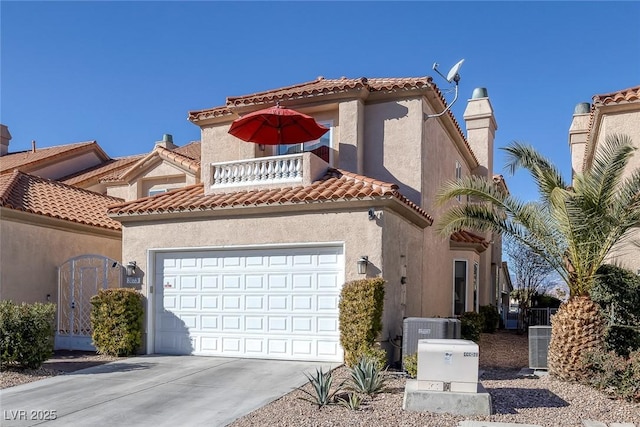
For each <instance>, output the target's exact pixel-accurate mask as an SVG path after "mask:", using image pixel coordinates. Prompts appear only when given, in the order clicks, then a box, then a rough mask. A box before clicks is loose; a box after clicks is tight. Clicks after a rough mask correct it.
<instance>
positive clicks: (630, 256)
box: [598, 104, 640, 272]
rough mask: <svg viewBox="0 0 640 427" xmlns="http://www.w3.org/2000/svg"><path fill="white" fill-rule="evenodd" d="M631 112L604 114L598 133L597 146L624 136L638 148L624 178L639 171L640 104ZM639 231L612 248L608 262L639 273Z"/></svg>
mask: <svg viewBox="0 0 640 427" xmlns="http://www.w3.org/2000/svg"><path fill="white" fill-rule="evenodd" d="M634 105H637V108H635V109H633V110H628V111H624V112H618V113H615V114H606V115H603V116H602V121H601V124H600V129H599V133H598V146H601V144H603V143H604V141H605V139H606V138H607V136H609V135H613V134H624V135H627V136H629V137H631V139H632V142H633V144H634V146H636V147H637V148H638V150H636V152H635V154H634V155H633V157H632V158H631V161H630V162H629V164H628V165H627V168H626V169H625V175H624V176H625V178H627V177H629V176H631V174H632V172H633V171H634V170H638V169H640V104H634ZM634 242H635V243H636V244H639V243H640V229H636V230H635V231H633V232H631V233H630V234H629V237H628V238H626V239H625V240H624V241H623V242H622V243H621V244H618V245H616V246H615V247H614V250H613V251H612V252H611V254H610V256H609V258H608V262H611V263H616V264H619V265H620V266H622V267H624V268H628V269H629V270H631V271H633V272H638V271H640V248H638V246H636V244H634Z"/></svg>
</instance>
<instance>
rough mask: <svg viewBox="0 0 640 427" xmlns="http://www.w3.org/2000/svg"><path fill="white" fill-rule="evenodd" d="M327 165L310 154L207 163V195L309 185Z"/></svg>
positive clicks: (319, 175)
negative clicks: (208, 173)
mask: <svg viewBox="0 0 640 427" xmlns="http://www.w3.org/2000/svg"><path fill="white" fill-rule="evenodd" d="M328 167H329V165H328V164H327V163H326V162H325V161H324V160H322V159H321V158H320V157H318V156H316V155H315V154H313V153H298V154H289V155H284V156H270V157H258V158H254V159H245V160H236V161H231V162H220V163H211V170H210V182H209V184H210V185H209V186H208V190H209V191H208V192H207V193H209V194H217V193H226V192H233V191H249V190H258V189H270V188H282V187H291V186H297V185H303V186H306V185H310V184H311V183H312V182H313V181H316V180H318V179H320V178H321V177H322V176H323V175H324V174H325V173H326V171H327V168H328Z"/></svg>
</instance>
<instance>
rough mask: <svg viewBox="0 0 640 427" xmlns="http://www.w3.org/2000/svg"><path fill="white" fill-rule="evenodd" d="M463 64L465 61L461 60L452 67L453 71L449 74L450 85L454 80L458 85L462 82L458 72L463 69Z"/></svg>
mask: <svg viewBox="0 0 640 427" xmlns="http://www.w3.org/2000/svg"><path fill="white" fill-rule="evenodd" d="M463 62H464V59H461V60H460V61H458V63H457V64H456V65H454V66H453V67H451V69H450V70H449V74H447V81H448V82H449V83H451V81H452V80H453V81H455V82H456V84H458V82H459V81H460V74H458V71H460V67H462V63H463Z"/></svg>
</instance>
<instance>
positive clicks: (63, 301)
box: [0, 125, 200, 350]
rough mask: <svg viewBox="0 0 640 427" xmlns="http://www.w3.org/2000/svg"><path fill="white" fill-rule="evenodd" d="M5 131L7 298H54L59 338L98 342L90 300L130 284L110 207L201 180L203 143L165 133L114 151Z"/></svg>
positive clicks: (61, 342) (64, 343) (69, 343)
mask: <svg viewBox="0 0 640 427" xmlns="http://www.w3.org/2000/svg"><path fill="white" fill-rule="evenodd" d="M0 130H1V132H0V135H1V137H2V138H1V141H0V142H1V144H0V148H1V149H0V155H1V157H0V236H2V242H1V245H0V265H2V268H1V269H0V299H3V300H4V299H8V300H12V301H14V302H17V303H22V302H26V303H33V302H54V303H57V305H58V316H57V319H58V322H59V324H58V332H59V333H58V336H57V337H56V346H57V347H58V348H65V349H82V350H91V349H92V347H91V339H90V336H89V335H88V333H87V331H90V324H89V310H90V304H89V300H90V298H91V296H93V295H95V294H96V293H97V291H98V289H101V288H105V287H117V286H122V284H123V280H122V279H123V277H122V276H123V271H124V268H123V267H122V264H121V263H120V260H121V259H122V256H121V254H122V239H121V236H122V233H121V226H120V223H119V222H116V221H113V220H112V219H110V218H109V217H108V216H107V214H106V212H107V207H108V206H109V205H112V204H114V203H118V202H122V201H124V200H130V199H136V198H140V197H143V196H147V195H148V194H152V193H153V192H154V191H155V192H161V191H167V189H169V188H178V187H180V186H184V185H187V184H192V183H195V182H198V180H199V169H198V168H199V162H198V161H197V159H199V155H200V146H199V143H198V142H192V143H190V144H187V145H185V146H182V147H177V146H176V145H174V144H173V142H172V138H171V135H165V137H164V138H163V141H158V142H157V143H156V144H155V146H154V148H153V150H152V151H151V152H150V153H148V154H141V155H134V156H129V157H124V158H119V159H113V158H110V157H109V156H108V155H107V154H106V153H105V152H104V151H103V150H102V148H101V147H100V146H99V145H98V143H97V142H96V141H87V142H80V143H74V144H66V145H59V146H54V147H46V148H40V147H37V146H36V143H35V142H32V148H31V150H27V151H18V152H10V151H9V143H10V140H11V134H10V132H9V129H8V127H7V126H6V125H0ZM118 264H120V265H118ZM116 267H119V268H116ZM59 338H62V339H59Z"/></svg>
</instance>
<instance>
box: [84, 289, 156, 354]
mask: <svg viewBox="0 0 640 427" xmlns="http://www.w3.org/2000/svg"><path fill="white" fill-rule="evenodd" d="M91 306H92V307H91V326H92V328H93V334H92V338H93V344H94V345H95V347H96V350H97V351H98V353H101V354H108V355H110V356H127V355H131V354H135V353H136V351H137V350H138V348H139V347H140V345H141V344H142V320H143V313H144V311H143V304H142V294H141V293H140V292H138V291H136V290H134V289H130V288H118V289H105V290H100V291H99V292H98V295H94V296H93V297H91Z"/></svg>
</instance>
